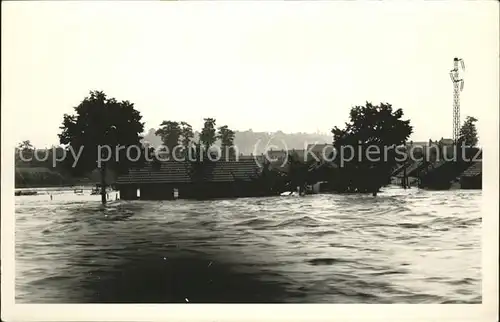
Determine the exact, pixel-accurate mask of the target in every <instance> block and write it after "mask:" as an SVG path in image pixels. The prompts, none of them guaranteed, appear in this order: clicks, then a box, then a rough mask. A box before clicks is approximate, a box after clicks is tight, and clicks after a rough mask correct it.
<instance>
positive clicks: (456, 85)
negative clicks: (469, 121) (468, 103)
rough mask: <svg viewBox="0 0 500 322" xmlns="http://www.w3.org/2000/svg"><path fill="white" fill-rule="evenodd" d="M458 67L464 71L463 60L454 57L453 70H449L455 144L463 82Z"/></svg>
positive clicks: (458, 129)
mask: <svg viewBox="0 0 500 322" xmlns="http://www.w3.org/2000/svg"><path fill="white" fill-rule="evenodd" d="M459 63H460V66H459ZM459 67H460V69H461V70H462V71H464V70H465V64H464V60H463V59H461V58H457V57H455V58H454V59H453V69H452V70H450V78H451V81H452V83H453V141H454V142H455V143H457V141H458V138H459V133H460V92H461V91H463V89H464V80H463V78H460V75H459Z"/></svg>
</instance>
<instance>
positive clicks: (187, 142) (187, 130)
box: [181, 122, 194, 151]
mask: <svg viewBox="0 0 500 322" xmlns="http://www.w3.org/2000/svg"><path fill="white" fill-rule="evenodd" d="M193 137H194V133H193V127H192V126H191V125H190V124H188V123H186V122H181V141H182V146H183V147H184V149H185V151H188V150H189V149H190V148H191V145H192V144H193Z"/></svg>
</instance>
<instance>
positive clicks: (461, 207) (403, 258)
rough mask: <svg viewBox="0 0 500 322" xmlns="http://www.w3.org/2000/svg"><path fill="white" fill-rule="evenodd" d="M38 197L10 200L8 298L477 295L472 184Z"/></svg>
mask: <svg viewBox="0 0 500 322" xmlns="http://www.w3.org/2000/svg"><path fill="white" fill-rule="evenodd" d="M40 193H41V194H40V195H37V196H19V197H15V198H16V301H17V302H18V303H111V302H113V303H132V302H148V303H163V302H190V303H200V302H204V303H215V302H238V303H257V302H274V303H277V302H283V303H284V302H304V303H305V302H308V303H311V302H321V303H480V302H481V244H480V242H481V213H480V199H481V192H480V191H464V190H462V191H461V190H455V191H439V192H430V191H423V190H417V189H410V190H402V189H397V188H388V189H386V190H385V191H384V192H383V193H381V194H380V195H378V196H377V197H372V196H371V195H333V194H326V195H311V196H305V197H270V198H252V199H234V200H213V201H185V200H175V201H163V202H162V201H154V202H153V201H116V202H112V203H110V204H109V205H108V206H107V207H106V208H102V207H101V206H100V204H99V200H100V196H90V195H89V191H87V192H86V194H85V195H75V194H74V193H73V192H72V191H60V192H54V191H52V192H51V193H52V194H53V200H52V201H51V200H50V198H49V195H48V194H45V193H44V191H41V192H40ZM111 198H114V195H113V194H112V195H111Z"/></svg>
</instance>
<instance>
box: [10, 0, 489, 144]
mask: <svg viewBox="0 0 500 322" xmlns="http://www.w3.org/2000/svg"><path fill="white" fill-rule="evenodd" d="M1 29H2V98H1V99H2V116H4V117H2V129H3V131H2V132H4V131H6V130H8V131H9V139H10V140H12V142H14V143H13V144H15V143H16V142H20V141H22V140H31V142H32V143H33V144H34V145H35V146H36V147H42V146H50V145H52V144H58V137H57V134H58V133H60V129H59V126H60V125H61V123H62V120H63V115H64V114H65V113H73V107H74V106H76V105H78V104H79V102H81V101H82V100H83V98H84V97H85V96H86V95H88V93H89V91H90V90H102V91H104V92H105V93H106V94H107V95H108V96H111V97H115V98H116V99H118V100H129V101H131V102H133V103H134V104H135V107H136V108H137V109H138V110H139V111H140V112H141V114H142V115H143V121H144V122H145V123H146V124H145V129H146V130H148V129H149V128H153V127H158V125H159V124H160V123H161V122H162V121H163V120H176V121H186V122H188V123H190V124H191V125H192V126H193V127H194V128H195V129H199V128H201V126H202V123H203V118H204V117H213V118H216V119H217V125H228V126H229V127H230V128H232V129H235V130H248V129H252V130H253V131H267V132H274V131H277V130H281V131H284V132H316V131H318V132H324V133H329V132H330V130H331V128H332V127H333V126H343V125H344V123H345V122H346V121H347V120H348V115H349V110H350V108H351V107H352V106H355V105H361V104H364V103H365V102H366V101H370V102H372V103H375V104H377V103H380V102H387V103H390V104H392V105H393V107H394V108H402V109H403V111H404V117H405V118H409V119H410V120H411V124H412V125H413V127H414V133H413V135H412V137H411V139H413V140H414V141H427V140H428V139H430V138H431V139H440V138H442V137H444V138H450V137H451V136H452V113H453V87H452V83H451V80H450V77H449V71H450V69H451V68H452V67H453V58H454V57H459V58H463V59H464V61H465V66H466V70H465V71H464V72H463V74H462V75H463V78H464V80H465V86H464V90H463V92H462V93H461V116H462V122H463V120H464V118H465V116H467V115H471V116H474V117H476V118H478V119H479V122H478V124H477V126H478V131H479V136H480V140H481V137H483V138H484V137H485V136H487V135H488V132H487V128H488V127H487V126H485V124H486V123H487V122H493V121H492V117H491V116H492V115H498V114H495V113H498V108H499V107H498V89H499V82H498V70H499V31H498V3H497V2H496V1H479V2H472V1H468V2H458V1H457V2H455V1H451V2H446V1H440V2H418V1H415V2H406V1H401V2H391V1H386V2H363V1H355V2H347V1H338V2H313V1H311V2H263V1H260V2H236V1H235V2H218V3H215V2H147V1H146V2H132V1H130V2H127V1H120V2H109V3H108V2H90V1H89V2H86V1H80V2H63V1H55V2H39V1H34V2H29V1H27V2H17V1H8V2H2V28H1ZM492 111H495V112H492ZM492 113H493V114H492ZM494 121H495V122H498V120H497V118H496V117H495V119H494ZM4 125H5V128H4Z"/></svg>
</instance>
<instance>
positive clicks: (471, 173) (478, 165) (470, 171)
mask: <svg viewBox="0 0 500 322" xmlns="http://www.w3.org/2000/svg"><path fill="white" fill-rule="evenodd" d="M482 172H483V162H482V161H476V162H474V163H473V164H472V165H471V166H470V167H469V168H467V170H465V171H464V173H462V177H475V176H477V175H481V174H482Z"/></svg>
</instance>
